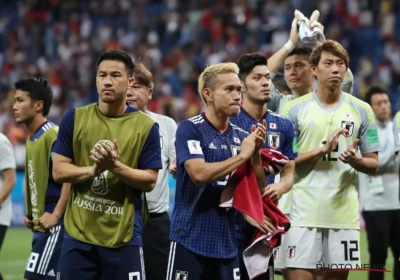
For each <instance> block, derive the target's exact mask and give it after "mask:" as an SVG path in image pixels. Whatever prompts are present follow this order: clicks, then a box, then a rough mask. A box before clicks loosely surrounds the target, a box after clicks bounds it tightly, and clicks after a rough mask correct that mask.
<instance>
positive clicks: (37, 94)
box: [15, 77, 53, 117]
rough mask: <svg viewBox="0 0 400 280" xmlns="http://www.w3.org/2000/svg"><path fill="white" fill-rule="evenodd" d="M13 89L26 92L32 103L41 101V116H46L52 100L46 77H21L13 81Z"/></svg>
mask: <svg viewBox="0 0 400 280" xmlns="http://www.w3.org/2000/svg"><path fill="white" fill-rule="evenodd" d="M15 89H16V90H21V91H26V92H28V95H29V97H30V98H31V101H32V103H33V102H35V101H43V116H44V117H46V116H47V115H48V114H49V112H50V107H51V104H52V102H53V91H52V89H51V87H50V84H49V82H48V81H47V80H46V79H44V78H40V77H39V78H37V77H30V78H23V79H21V80H19V81H17V82H16V83H15Z"/></svg>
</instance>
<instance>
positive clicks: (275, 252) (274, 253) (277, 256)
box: [272, 248, 279, 261]
mask: <svg viewBox="0 0 400 280" xmlns="http://www.w3.org/2000/svg"><path fill="white" fill-rule="evenodd" d="M272 254H273V255H274V260H275V261H276V260H277V259H278V258H279V248H274V251H273V252H272Z"/></svg>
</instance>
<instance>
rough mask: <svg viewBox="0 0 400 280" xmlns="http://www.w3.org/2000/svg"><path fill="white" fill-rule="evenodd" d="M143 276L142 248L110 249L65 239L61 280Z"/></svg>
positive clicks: (139, 278)
mask: <svg viewBox="0 0 400 280" xmlns="http://www.w3.org/2000/svg"><path fill="white" fill-rule="evenodd" d="M143 275H144V260H143V251H142V247H138V246H133V245H126V246H124V247H121V248H106V247H102V246H97V245H92V244H88V243H84V242H81V241H79V240H76V239H73V238H71V237H69V236H67V237H65V238H64V244H63V249H62V251H61V256H60V263H59V266H58V275H57V277H58V278H57V280H63V279H64V280H71V279H72V280H78V279H85V280H98V279H102V280H114V279H126V280H142V279H144V276H143ZM53 280H54V279H53Z"/></svg>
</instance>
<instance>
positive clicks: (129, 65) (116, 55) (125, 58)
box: [97, 50, 135, 77]
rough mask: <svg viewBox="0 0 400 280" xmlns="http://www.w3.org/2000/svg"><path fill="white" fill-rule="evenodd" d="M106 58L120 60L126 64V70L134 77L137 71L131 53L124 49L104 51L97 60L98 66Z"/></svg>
mask: <svg viewBox="0 0 400 280" xmlns="http://www.w3.org/2000/svg"><path fill="white" fill-rule="evenodd" d="M104 60H114V61H120V62H122V63H124V64H125V68H126V72H127V73H128V76H129V77H133V73H134V72H135V64H134V63H133V60H132V58H131V57H130V55H129V54H128V53H126V52H124V51H122V50H108V51H105V52H103V53H102V54H101V55H100V57H99V59H98V60H97V68H99V65H100V63H101V62H102V61H104Z"/></svg>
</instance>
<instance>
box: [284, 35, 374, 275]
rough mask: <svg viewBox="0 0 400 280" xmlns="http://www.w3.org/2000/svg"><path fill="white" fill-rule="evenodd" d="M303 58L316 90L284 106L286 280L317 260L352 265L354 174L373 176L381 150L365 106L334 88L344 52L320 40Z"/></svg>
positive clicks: (344, 65) (355, 245) (355, 254)
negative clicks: (289, 148) (288, 199)
mask: <svg viewBox="0 0 400 280" xmlns="http://www.w3.org/2000/svg"><path fill="white" fill-rule="evenodd" d="M310 62H311V67H312V71H313V74H314V75H315V76H316V78H317V80H318V90H317V91H315V92H311V93H309V94H306V95H304V96H302V97H299V98H297V99H296V100H294V101H292V102H288V103H287V104H286V105H285V107H284V110H283V115H284V116H287V117H288V118H289V119H290V120H291V121H292V122H293V124H294V130H295V134H296V136H297V139H298V152H299V155H298V158H297V159H296V170H295V184H294V186H293V190H292V192H293V196H292V210H291V216H290V217H291V229H290V230H289V232H288V234H287V236H286V238H287V245H288V248H287V250H288V251H287V259H286V268H287V269H288V275H289V278H290V279H305V280H307V279H313V276H314V275H313V274H314V273H315V271H316V268H318V267H319V265H322V263H323V265H324V266H329V265H332V264H346V265H347V267H349V266H351V267H353V268H355V267H356V266H357V265H359V263H360V251H359V248H360V244H359V229H360V225H359V207H358V194H357V189H356V182H357V171H358V172H363V173H366V174H374V173H375V172H376V171H377V168H378V150H379V149H380V145H379V138H378V134H377V127H376V122H375V117H374V113H373V111H372V109H371V107H370V106H369V105H368V104H367V103H365V102H363V101H361V100H359V99H357V98H355V97H353V96H352V95H350V94H347V93H344V92H341V91H340V85H341V83H342V81H343V77H344V75H345V73H346V71H347V69H348V66H349V57H348V54H347V52H346V50H345V49H344V48H343V47H342V46H341V45H340V44H339V43H338V42H336V41H332V40H327V41H325V42H324V43H323V44H321V45H319V46H317V48H316V49H315V50H314V52H313V53H312V55H311V58H310ZM358 147H359V149H358ZM358 151H360V154H359V153H358ZM347 276H348V271H345V272H342V271H340V272H339V271H337V272H327V273H326V277H327V278H325V279H338V280H342V279H347Z"/></svg>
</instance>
